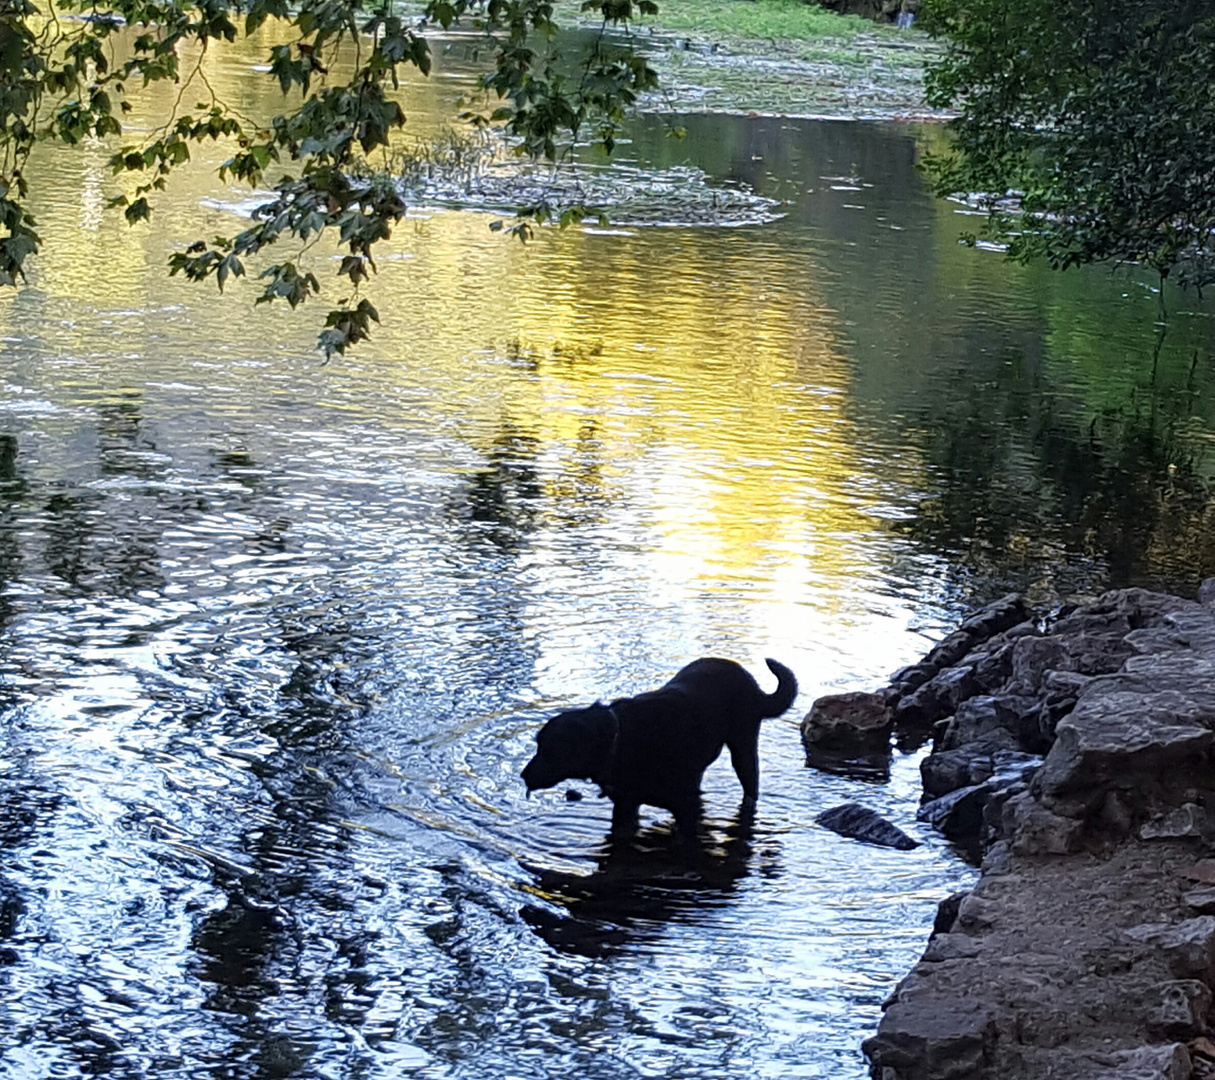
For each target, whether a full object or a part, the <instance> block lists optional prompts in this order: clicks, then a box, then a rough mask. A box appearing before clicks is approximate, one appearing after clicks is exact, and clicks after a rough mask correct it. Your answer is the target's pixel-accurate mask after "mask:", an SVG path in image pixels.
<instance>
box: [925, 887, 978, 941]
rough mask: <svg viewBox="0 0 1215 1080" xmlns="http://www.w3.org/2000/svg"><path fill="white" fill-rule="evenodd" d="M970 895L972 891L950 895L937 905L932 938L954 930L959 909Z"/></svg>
mask: <svg viewBox="0 0 1215 1080" xmlns="http://www.w3.org/2000/svg"><path fill="white" fill-rule="evenodd" d="M969 895H970V891H969V890H966V891H964V892H956V893H950V895H949V896H947V897H945V899H944V900H942V901H941V902H940V903H939V904H937V914H936V918H934V919H933V921H932V936H933V937H936V935H937V934H948V933H949V931H950V930H952V929H953V924H954V922H955V921H956V919H957V917H958V909H959V908H960V907H961V906H962V901H963V900H965V899H966V898H967V897H968V896H969Z"/></svg>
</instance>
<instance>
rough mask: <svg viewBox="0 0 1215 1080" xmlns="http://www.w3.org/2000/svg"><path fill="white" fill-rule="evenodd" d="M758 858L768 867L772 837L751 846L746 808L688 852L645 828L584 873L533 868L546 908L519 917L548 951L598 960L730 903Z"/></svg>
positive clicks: (668, 835) (670, 835)
mask: <svg viewBox="0 0 1215 1080" xmlns="http://www.w3.org/2000/svg"><path fill="white" fill-rule="evenodd" d="M757 848H758V850H757ZM757 855H758V856H759V857H760V858H762V860H763V861H764V862H765V863H771V862H773V861H774V860H775V859H776V858H777V855H778V852H777V849H776V843H775V840H773V839H771V838H765V839H764V840H763V841H761V842H760V843H759V844H758V845H757V843H756V839H755V830H754V810H753V809H750V808H743V807H740V808H739V811H738V813H737V814H735V816H734V817H733V818H732V819H731V820H730V821H729V822H727V823H726V824H725V826H724V828H722V829H711V830H710V831H709V832H708V833H707V834H702V837H701V840H700V844H699V847H698V848H696V849H692V850H689V848H688V847H687V846H686V845H685V844H683V843H682V842H681V841H680V838H679V837H678V836H677V835H676V834H675V833H674V832H672V831H670V830H667V829H647V830H645V831H644V832H642V833H640V834H639V835H638V836H637V837H636V838H634V839H633V840H631V841H628V842H614V841H611V840H609V841H607V843H606V847H605V850H604V853H603V854H602V855H601V856H600V857H599V859H598V865H597V866H596V868H595V870H594V871H593V872H592V873H590V874H576V873H570V872H568V871H563V870H534V871H533V872H534V873H535V876H536V883H535V886H534V888H533V889H532V890H531V891H532V892H534V893H535V895H536V896H538V897H540V898H542V899H544V900H547V901H548V902H549V905H550V906H547V907H541V906H540V905H538V904H525V905H523V907H522V908H520V911H519V914H520V916H521V917H522V918H523V920H524V921H525V922H526V923H527V924H528V925H529V926H531V928H532V929H533V930H534V931H535V932H536V933H537V934H538V935H539V936H540V937H541V938H543V939H544V940H545V941H546V942H547V943H548V944H549V945H551V946H552V947H553V948H554V949H558V950H560V951H561V952H569V953H575V954H577V955H580V956H589V957H596V956H604V955H607V954H610V953H612V952H613V951H615V950H616V949H619V948H620V947H622V946H625V945H628V944H630V943H636V942H642V941H647V940H652V939H653V938H655V937H657V936H658V935H659V934H660V933H661V932H662V929H663V927H664V926H665V925H666V924H668V923H671V922H681V921H687V922H693V921H695V920H696V919H697V918H699V917H700V916H701V915H703V913H704V912H705V911H706V910H707V909H711V908H717V907H721V906H723V905H724V904H726V903H728V901H729V898H730V897H731V895H732V894H733V893H734V891H735V889H736V887H737V885H738V883H739V882H740V881H741V880H742V879H743V878H745V877H747V875H748V874H750V873H751V872H752V870H753V861H754V859H755V857H756V856H757ZM554 907H555V908H559V909H562V910H554Z"/></svg>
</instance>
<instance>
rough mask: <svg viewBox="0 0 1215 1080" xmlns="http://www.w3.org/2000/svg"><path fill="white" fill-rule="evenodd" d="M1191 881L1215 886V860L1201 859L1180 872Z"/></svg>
mask: <svg viewBox="0 0 1215 1080" xmlns="http://www.w3.org/2000/svg"><path fill="white" fill-rule="evenodd" d="M1178 873H1179V874H1180V876H1181V877H1183V878H1186V879H1187V880H1189V881H1201V882H1202V883H1203V884H1204V885H1215V859H1199V860H1198V861H1197V862H1196V863H1195V864H1194V865H1193V866H1187V867H1186V868H1185V869H1184V870H1180V871H1178Z"/></svg>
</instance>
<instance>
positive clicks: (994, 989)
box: [865, 582, 1215, 1080]
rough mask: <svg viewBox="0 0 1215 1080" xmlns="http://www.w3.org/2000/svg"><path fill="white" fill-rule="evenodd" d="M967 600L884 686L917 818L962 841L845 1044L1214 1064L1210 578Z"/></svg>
mask: <svg viewBox="0 0 1215 1080" xmlns="http://www.w3.org/2000/svg"><path fill="white" fill-rule="evenodd" d="M1199 595H1200V596H1202V597H1203V598H1204V600H1206V603H1199V602H1196V601H1189V600H1184V599H1181V598H1179V597H1175V596H1168V595H1164V594H1160V593H1153V592H1148V591H1145V590H1141V589H1126V590H1118V591H1115V592H1110V593H1107V594H1105V595H1104V596H1102V597H1100V598H1099V599H1097V600H1095V601H1093V602H1091V603H1088V604H1084V605H1080V606H1074V607H1070V608H1065V609H1063V610H1062V611H1059V612H1055V613H1040V614H1038V615H1036V616H1035V615H1034V614H1033V613H1031V612H1029V611H1028V609H1027V608H1026V607H1025V605H1024V604H1023V603H1022V602H1020V601H1019V600H1018V599H1017V598H1015V597H1007V598H1005V599H1004V600H1002V601H1000V602H999V603H998V604H994V605H992V606H991V607H989V608H987V609H984V611H982V612H979V613H978V615H976V616H975V617H973V618H971V619H968V620H967V621H966V622H965V623H963V625H962V627H960V628H959V630H958V631H956V632H955V633H953V634H951V635H949V637H947V638H945V639H944V641H942V642H941V643H940V645H938V646H937V647H936V648H935V649H934V650H933V651H932V652H931V653H930V654H929V655H928V657H926V658H925V660H924V661H923V662H921V663H920V664H917V665H914V666H913V667H911V668H906V669H904V670H903V671H901V672H898V673H897V674H896V675H895V676H894V677H893V679H892V682H891V685H890V686H889V687H888V688H887V689H886V690H884V691H881V694H882V696H883V697H884V699H885V701H886V702H887V704H888V706H889V708H890V710H891V713H892V716H893V721H894V733H895V737H896V738H898V739H899V740H900V741H901V742H902V743H904V744H907V743H911V744H913V745H914V743H915V740H916V739H921V740H923V739H926V738H931V739H932V752H931V753H930V754H929V755H927V756H926V757H925V759H924V761H923V763H922V766H921V771H922V775H923V780H924V791H925V795H924V802H923V804H922V806H921V808H920V812H919V818H920V820H922V821H926V822H928V823H930V824H931V825H933V826H934V827H936V828H938V829H940V830H941V831H942V832H943V833H944V834H945V835H946V836H948V837H949V838H950V839H952V840H954V841H956V842H957V843H958V844H959V845H960V846H962V848H963V850H964V851H967V852H968V853H970V854H972V855H973V856H974V857H975V858H976V859H981V860H982V875H981V878H980V880H979V883H978V884H977V886H976V887H975V889H974V890H973V891H972V892H970V893H969V894H965V895H962V896H957V895H955V896H953V897H950V898H949V899H947V900H946V901H944V902H943V903H942V906H941V911H940V913H939V916H938V919H937V921H936V926H935V930H934V933H933V936H932V938H931V940H930V942H929V944H928V948H927V950H926V951H925V954H924V956H923V958H922V959H921V961H920V962H919V963H918V964H917V965H916V966H915V968H914V969H913V970H912V971H911V973H910V974H909V975H908V976H907V977H906V978H905V979H904V980H903V981H902V982H901V983H900V984H899V986H898V988H897V989H896V990H895V992H894V993H893V994H892V995H891V997H890V999H889V1000H888V1001H887V1002H886V1005H885V1009H884V1016H883V1019H882V1021H881V1023H880V1025H879V1027H878V1030H877V1033H876V1034H875V1035H874V1036H873V1037H872V1038H870V1039H869V1040H867V1041H866V1043H865V1052H866V1054H867V1056H868V1058H869V1060H870V1063H871V1069H872V1075H873V1076H874V1077H875V1078H877V1080H937V1078H940V1080H946V1078H949V1080H960V1078H968V1077H973V1078H976V1080H996V1078H1000V1080H1039V1078H1045V1077H1060V1078H1062V1077H1068V1078H1076V1080H1087V1078H1090V1077H1091V1078H1094V1080H1095V1078H1097V1077H1101V1078H1110V1080H1115V1078H1125V1080H1130V1078H1132V1077H1135V1078H1144V1080H1147V1078H1153V1080H1154V1078H1160V1080H1187V1078H1191V1077H1193V1078H1202V1077H1209V1076H1215V1040H1212V1038H1211V1037H1210V1036H1211V1035H1212V1033H1213V1032H1212V1028H1213V1027H1215V1016H1213V1015H1212V1011H1211V1010H1212V1000H1213V988H1215V914H1213V913H1215V858H1211V857H1212V856H1215V767H1213V766H1215V599H1212V598H1215V582H1211V583H1207V584H1206V585H1204V587H1203V592H1201V593H1200V594H1199Z"/></svg>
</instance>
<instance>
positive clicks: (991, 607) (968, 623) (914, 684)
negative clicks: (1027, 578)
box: [890, 595, 1036, 701]
mask: <svg viewBox="0 0 1215 1080" xmlns="http://www.w3.org/2000/svg"><path fill="white" fill-rule="evenodd" d="M1028 613H1029V609H1028V607H1027V606H1026V604H1025V601H1024V599H1022V598H1021V597H1019V596H1016V595H1009V596H1005V597H1003V598H1002V599H1000V600H997V601H995V603H992V604H988V605H987V606H986V607H985V608H982V609H981V610H979V611H977V612H976V613H975V614H974V615H972V616H970V617H969V618H968V619H966V620H965V621H964V622H963V623H962V624H961V626H959V627H958V629H957V630H955V631H954V632H953V633H952V634H950V635H949V636H948V637H946V638H945V639H944V640H943V641H941V642H939V643H938V644H937V645H936V646H934V647H933V648H932V649H931V650H930V651H929V653H928V655H927V656H926V657H924V659H923V660H921V661H920V662H919V663H918V664H912V665H911V666H909V667H905V668H901V669H900V670H898V671H896V672H895V673H894V675H892V676H891V678H890V696H891V699H892V701H898V700H901V699H902V698H903V697H906V696H907V695H908V694H911V693H914V692H915V691H916V690H918V689H919V688H920V687H921V686H923V685H924V684H925V683H926V682H928V681H929V680H930V679H932V678H933V677H934V676H935V675H937V674H938V673H939V672H940V671H942V670H944V669H945V668H949V667H952V666H953V665H955V664H957V662H958V661H959V660H961V659H962V658H963V657H964V656H965V655H966V654H967V653H969V652H972V651H974V650H975V649H977V648H978V647H979V646H981V645H983V644H984V643H986V642H987V641H988V640H989V639H991V638H992V637H994V636H996V635H999V634H1001V633H1004V632H1007V631H1010V630H1011V629H1012V628H1013V627H1015V626H1017V625H1023V624H1024V623H1025V620H1026V617H1027V615H1028ZM1030 632H1034V633H1036V627H1034V626H1033V625H1032V624H1030Z"/></svg>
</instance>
